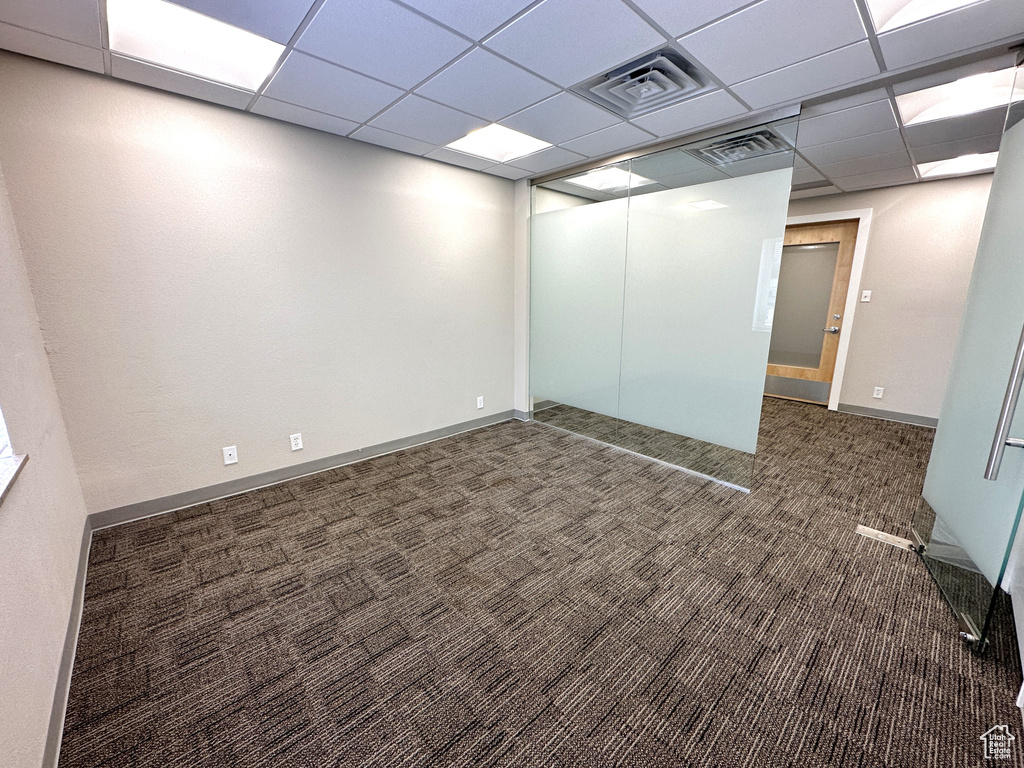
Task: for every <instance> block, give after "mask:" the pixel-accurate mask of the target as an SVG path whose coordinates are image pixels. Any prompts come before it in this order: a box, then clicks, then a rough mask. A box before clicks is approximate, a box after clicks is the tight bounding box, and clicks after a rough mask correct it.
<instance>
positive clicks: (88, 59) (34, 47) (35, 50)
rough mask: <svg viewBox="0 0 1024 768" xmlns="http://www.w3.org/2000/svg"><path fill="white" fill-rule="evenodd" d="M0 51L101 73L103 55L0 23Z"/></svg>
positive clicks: (87, 48) (95, 49) (86, 48)
mask: <svg viewBox="0 0 1024 768" xmlns="http://www.w3.org/2000/svg"><path fill="white" fill-rule="evenodd" d="M0 48H3V49H4V50H8V51H14V52H15V53H23V54H25V55H26V56H35V57H36V58H37V59H46V60H47V61H55V62H57V63H58V64H65V65H67V66H69V67H77V68H78V69H87V70H89V71H90V72H103V51H101V50H99V49H98V48H89V47H88V46H85V45H79V44H78V43H69V42H68V41H67V40H60V39H59V38H56V37H50V36H49V35H43V34H40V33H39V32H33V31H32V30H29V29H22V28H21V27H12V26H11V25H10V24H3V23H0Z"/></svg>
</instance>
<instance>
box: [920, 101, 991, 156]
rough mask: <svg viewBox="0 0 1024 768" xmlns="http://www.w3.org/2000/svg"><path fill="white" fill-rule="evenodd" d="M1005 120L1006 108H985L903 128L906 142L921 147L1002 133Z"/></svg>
mask: <svg viewBox="0 0 1024 768" xmlns="http://www.w3.org/2000/svg"><path fill="white" fill-rule="evenodd" d="M1005 121H1006V108H1005V107H1001V108H999V109H986V110H985V111H984V112H975V113H974V114H973V115H964V116H963V117H953V118H949V119H948V120H934V121H932V122H930V123H918V124H917V125H908V126H906V127H905V128H904V131H906V134H907V142H908V143H909V144H910V146H911V147H923V146H927V145H928V144H944V143H946V142H948V141H957V140H959V139H971V138H974V137H975V136H988V135H990V134H993V133H1002V130H1003V124H1004V122H1005Z"/></svg>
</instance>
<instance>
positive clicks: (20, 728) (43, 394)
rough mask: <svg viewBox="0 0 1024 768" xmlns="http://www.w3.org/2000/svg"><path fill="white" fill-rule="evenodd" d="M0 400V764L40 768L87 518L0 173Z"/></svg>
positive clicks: (13, 766) (7, 766)
mask: <svg viewBox="0 0 1024 768" xmlns="http://www.w3.org/2000/svg"><path fill="white" fill-rule="evenodd" d="M0 309H2V311H0V407H3V412H4V416H5V418H6V421H7V426H8V428H9V430H10V436H11V442H12V444H13V445H14V449H15V452H16V453H27V454H28V455H29V459H28V463H27V464H26V465H25V467H24V468H23V470H22V473H21V476H20V477H19V478H18V479H17V481H16V482H15V484H14V486H13V488H11V491H10V493H9V495H8V496H7V498H6V499H5V500H4V503H3V505H2V506H0V756H2V757H0V763H2V764H3V765H4V766H5V768H38V766H39V765H40V764H41V763H42V759H43V748H44V744H45V741H46V731H47V726H48V724H49V718H50V708H51V705H52V703H53V694H54V687H55V684H56V681H57V668H58V666H59V664H60V658H61V651H62V650H63V645H64V636H65V634H66V632H67V626H68V615H69V613H70V609H71V594H72V591H73V589H74V585H75V575H76V570H77V565H78V556H79V551H80V546H81V542H82V529H83V526H84V524H85V502H84V500H83V499H82V489H81V486H80V485H79V483H78V477H77V475H76V473H75V465H74V462H73V460H72V457H71V447H70V445H69V444H68V438H67V433H66V431H65V428H64V421H63V419H62V418H61V412H60V406H59V404H58V402H57V392H56V389H55V388H54V383H53V378H52V377H51V375H50V368H49V366H48V364H47V361H46V353H45V351H44V350H43V337H42V335H41V334H40V332H39V318H38V317H37V315H36V309H35V306H34V304H33V302H32V294H31V291H30V290H29V280H28V273H27V272H26V270H25V263H24V261H23V260H22V253H21V247H20V245H19V242H18V233H17V231H16V229H15V226H14V220H13V218H12V216H11V209H10V206H9V205H8V198H7V193H6V188H5V185H4V179H3V175H2V174H0Z"/></svg>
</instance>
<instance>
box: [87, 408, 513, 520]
mask: <svg viewBox="0 0 1024 768" xmlns="http://www.w3.org/2000/svg"><path fill="white" fill-rule="evenodd" d="M515 413H516V412H515V411H511V410H509V411H502V412H500V413H495V414H492V415H491V416H483V417H481V418H479V419H473V420H471V421H464V422H461V423H460V424H452V425H451V426H448V427H441V428H440V429H432V430H430V431H429V432H421V433H420V434H418V435H412V436H410V437H403V438H399V439H398V440H389V441H388V442H386V443H378V444H377V445H371V446H367V447H366V448H358V449H356V450H354V451H348V452H346V453H339V454H335V455H334V456H327V457H325V458H322V459H316V460H314V461H307V462H304V463H302V464H294V465H292V466H290V467H282V468H281V469H274V470H271V471H269V472H262V473H260V474H258V475H250V476H249V477H241V478H239V479H237V480H229V481H228V482H226V483H217V484H216V485H208V486H206V487H205V488H197V489H196V490H194V491H185V492H183V493H175V494H173V495H171V496H164V497H162V498H159V499H150V500H149V501H140V502H138V503H136V504H128V505H126V506H123V507H116V508H114V509H107V510H104V511H102V512H94V513H93V514H91V515H89V521H90V523H91V524H92V530H94V531H98V530H101V529H103V528H110V527H112V526H115V525H121V524H123V523H129V522H132V521H133V520H142V519H143V518H146V517H152V516H154V515H162V514H165V513H167V512H173V511H175V510H178V509H185V508H186V507H194V506H195V505H196V504H205V503H207V502H210V501H216V500H217V499H223V498H227V497H228V496H237V495H238V494H240V493H247V492H248V491H255V490H257V489H259V488H266V487H267V486H269V485H277V484H278V483H284V482H287V481H288V480H294V479H296V478H298V477H305V476H306V475H313V474H316V473H317V472H324V471H325V470H328V469H335V468H337V467H343V466H345V465H346V464H352V463H354V462H356V461H364V460H365V459H372V458H374V457H375V456H383V455H384V454H386V453H394V452H395V451H401V450H403V449H405V448H411V447H413V446H416V445H423V444H424V443H431V442H433V441H435V440H443V439H444V438H446V437H451V436H452V435H457V434H460V433H462V432H470V431H472V430H474V429H480V428H481V427H489V426H491V425H493V424H500V423H501V422H503V421H509V420H510V419H512V418H513V417H514V416H515Z"/></svg>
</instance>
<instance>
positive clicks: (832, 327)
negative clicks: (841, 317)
mask: <svg viewBox="0 0 1024 768" xmlns="http://www.w3.org/2000/svg"><path fill="white" fill-rule="evenodd" d="M823 330H824V331H825V333H839V326H838V325H830V326H829V327H828V328H824V329H823Z"/></svg>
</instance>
